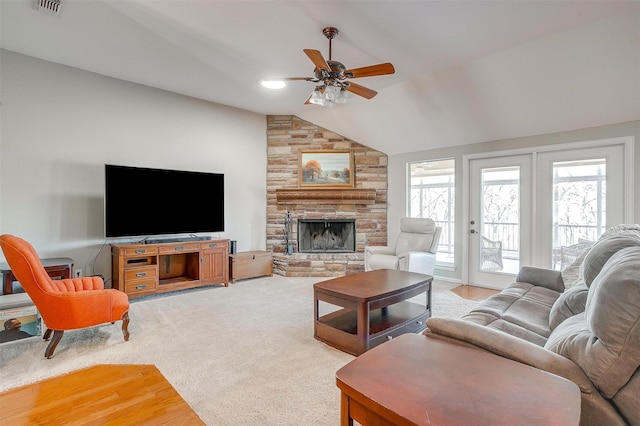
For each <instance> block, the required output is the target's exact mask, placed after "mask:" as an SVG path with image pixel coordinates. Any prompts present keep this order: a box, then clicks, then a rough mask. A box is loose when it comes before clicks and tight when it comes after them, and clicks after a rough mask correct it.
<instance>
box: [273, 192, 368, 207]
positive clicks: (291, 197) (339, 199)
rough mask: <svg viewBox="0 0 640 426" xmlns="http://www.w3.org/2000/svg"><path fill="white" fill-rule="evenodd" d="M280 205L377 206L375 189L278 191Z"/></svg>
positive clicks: (277, 196)
mask: <svg viewBox="0 0 640 426" xmlns="http://www.w3.org/2000/svg"><path fill="white" fill-rule="evenodd" d="M276 199H277V201H278V204H303V203H316V204H375V202H376V190H375V189H356V188H349V189H340V188H294V189H286V188H283V189H276Z"/></svg>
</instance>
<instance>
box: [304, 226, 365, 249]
mask: <svg viewBox="0 0 640 426" xmlns="http://www.w3.org/2000/svg"><path fill="white" fill-rule="evenodd" d="M298 251H299V252H300V253H354V252H355V251H356V221H355V219H298Z"/></svg>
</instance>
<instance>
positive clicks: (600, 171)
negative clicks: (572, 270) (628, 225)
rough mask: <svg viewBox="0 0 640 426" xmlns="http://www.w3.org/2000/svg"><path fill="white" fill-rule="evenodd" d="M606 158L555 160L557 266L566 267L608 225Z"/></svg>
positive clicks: (554, 216)
mask: <svg viewBox="0 0 640 426" xmlns="http://www.w3.org/2000/svg"><path fill="white" fill-rule="evenodd" d="M606 177H607V173H606V159H604V158H595V159H588V160H581V161H580V160H578V161H556V162H554V163H553V267H554V268H555V269H560V270H562V269H564V268H566V267H567V266H568V265H570V264H571V262H573V261H574V260H575V259H576V258H577V257H578V256H579V255H580V254H581V253H582V252H584V251H585V250H588V248H589V247H590V246H591V244H593V242H595V241H596V240H597V239H598V237H599V236H600V235H602V233H603V232H604V231H605V229H606V205H607V199H606V195H607V191H606V187H607V186H606V183H607V182H606Z"/></svg>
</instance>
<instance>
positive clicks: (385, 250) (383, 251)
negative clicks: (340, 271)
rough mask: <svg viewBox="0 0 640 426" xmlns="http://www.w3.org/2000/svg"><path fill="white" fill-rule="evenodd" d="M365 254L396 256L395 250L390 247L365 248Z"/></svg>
mask: <svg viewBox="0 0 640 426" xmlns="http://www.w3.org/2000/svg"><path fill="white" fill-rule="evenodd" d="M364 252H365V254H388V255H391V256H395V254H396V251H395V249H394V248H393V247H390V246H365V248H364Z"/></svg>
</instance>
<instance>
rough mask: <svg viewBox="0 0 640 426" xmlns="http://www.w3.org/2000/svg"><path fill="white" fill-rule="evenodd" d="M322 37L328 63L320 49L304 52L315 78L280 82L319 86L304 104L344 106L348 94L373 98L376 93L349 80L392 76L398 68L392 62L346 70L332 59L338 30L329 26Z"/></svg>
mask: <svg viewBox="0 0 640 426" xmlns="http://www.w3.org/2000/svg"><path fill="white" fill-rule="evenodd" d="M322 34H324V35H325V37H326V38H327V39H329V60H325V58H324V57H323V56H322V53H320V51H319V50H313V49H304V50H303V51H304V53H306V55H307V56H308V57H309V59H311V62H313V64H314V65H315V66H316V67H315V69H314V71H313V77H289V78H282V79H278V80H279V81H282V82H284V81H295V80H305V81H311V82H313V83H316V87H315V89H314V90H313V92H312V93H311V95H310V96H309V98H307V100H306V101H305V104H317V105H322V106H327V107H332V106H335V105H336V104H338V103H345V102H346V100H347V94H346V93H345V91H348V92H351V93H355V94H356V95H358V96H362V97H363V98H366V99H371V98H373V97H374V96H375V95H377V94H378V92H376V91H375V90H372V89H369V88H368V87H364V86H361V85H359V84H356V83H354V82H352V81H350V79H353V78H360V77H373V76H377V75H386V74H393V73H394V72H395V69H394V68H393V65H392V64H391V63H389V62H385V63H382V64H377V65H369V66H366V67H362V68H353V69H347V68H346V67H345V66H344V65H343V64H342V63H341V62H338V61H334V60H332V58H331V40H333V38H334V37H336V36H337V35H338V29H337V28H334V27H326V28H324V29H323V30H322Z"/></svg>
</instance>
